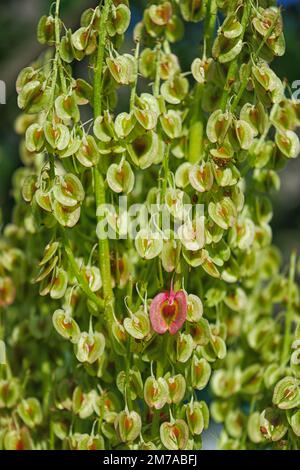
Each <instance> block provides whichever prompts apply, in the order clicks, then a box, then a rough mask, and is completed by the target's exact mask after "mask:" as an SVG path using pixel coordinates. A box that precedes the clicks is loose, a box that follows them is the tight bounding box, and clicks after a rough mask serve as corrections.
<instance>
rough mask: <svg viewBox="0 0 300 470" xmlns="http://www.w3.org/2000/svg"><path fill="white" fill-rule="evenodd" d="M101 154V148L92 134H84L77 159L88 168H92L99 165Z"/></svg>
mask: <svg viewBox="0 0 300 470" xmlns="http://www.w3.org/2000/svg"><path fill="white" fill-rule="evenodd" d="M99 156H100V154H99V149H98V147H97V144H96V141H95V139H94V137H93V136H91V135H87V136H84V137H83V139H82V143H81V146H80V148H79V150H78V152H77V153H76V158H77V160H78V161H79V162H80V163H81V164H82V165H83V166H85V167H86V168H91V167H92V166H95V165H97V163H98V161H99Z"/></svg>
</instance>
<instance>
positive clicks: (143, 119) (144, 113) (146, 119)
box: [133, 106, 158, 131]
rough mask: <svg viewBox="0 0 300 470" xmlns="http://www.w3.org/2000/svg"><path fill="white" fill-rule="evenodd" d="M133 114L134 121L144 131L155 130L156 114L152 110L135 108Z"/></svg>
mask: <svg viewBox="0 0 300 470" xmlns="http://www.w3.org/2000/svg"><path fill="white" fill-rule="evenodd" d="M133 112H134V116H135V118H136V120H137V121H138V122H139V124H140V125H141V126H142V127H143V128H144V129H145V130H146V131H150V130H153V129H155V127H156V125H157V119H158V113H156V112H155V111H154V110H153V109H151V108H150V107H148V106H146V107H145V108H144V109H140V108H138V107H135V108H134V111H133Z"/></svg>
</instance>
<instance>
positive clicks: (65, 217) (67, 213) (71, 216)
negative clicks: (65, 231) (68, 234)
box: [52, 200, 80, 228]
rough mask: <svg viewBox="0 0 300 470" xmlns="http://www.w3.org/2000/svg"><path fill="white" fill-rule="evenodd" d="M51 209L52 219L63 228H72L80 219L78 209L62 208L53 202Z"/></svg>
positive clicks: (56, 202)
mask: <svg viewBox="0 0 300 470" xmlns="http://www.w3.org/2000/svg"><path fill="white" fill-rule="evenodd" d="M52 209H53V215H54V217H55V218H56V220H57V221H58V222H59V223H60V224H61V225H62V226H63V227H69V228H72V227H74V225H76V224H77V222H78V221H79V219H80V207H76V206H75V207H70V206H63V205H61V204H60V203H59V202H58V201H56V200H54V202H53V204H52Z"/></svg>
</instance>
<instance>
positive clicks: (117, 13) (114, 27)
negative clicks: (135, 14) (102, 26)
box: [107, 3, 131, 37]
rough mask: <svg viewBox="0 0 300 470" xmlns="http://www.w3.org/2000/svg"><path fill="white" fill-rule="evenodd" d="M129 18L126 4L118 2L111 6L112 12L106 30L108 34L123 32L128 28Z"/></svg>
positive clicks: (129, 14) (129, 13)
mask: <svg viewBox="0 0 300 470" xmlns="http://www.w3.org/2000/svg"><path fill="white" fill-rule="evenodd" d="M130 19H131V12H130V10H129V8H128V6H127V5H125V4H124V3H120V4H119V5H117V6H116V7H114V8H113V13H112V14H111V15H109V20H108V23H107V32H108V34H109V35H110V36H112V37H113V36H115V35H116V34H124V33H125V32H126V30H127V29H128V26H129V24H130Z"/></svg>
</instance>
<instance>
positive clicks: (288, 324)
mask: <svg viewBox="0 0 300 470" xmlns="http://www.w3.org/2000/svg"><path fill="white" fill-rule="evenodd" d="M295 274H296V253H295V252H293V253H292V255H291V262H290V271H289V287H288V305H287V311H286V314H285V331H284V338H283V347H282V354H281V365H282V366H285V364H286V363H287V362H288V359H289V355H290V347H291V332H292V322H293V314H294V312H293V308H292V300H293V299H292V292H293V286H294V280H295Z"/></svg>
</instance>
